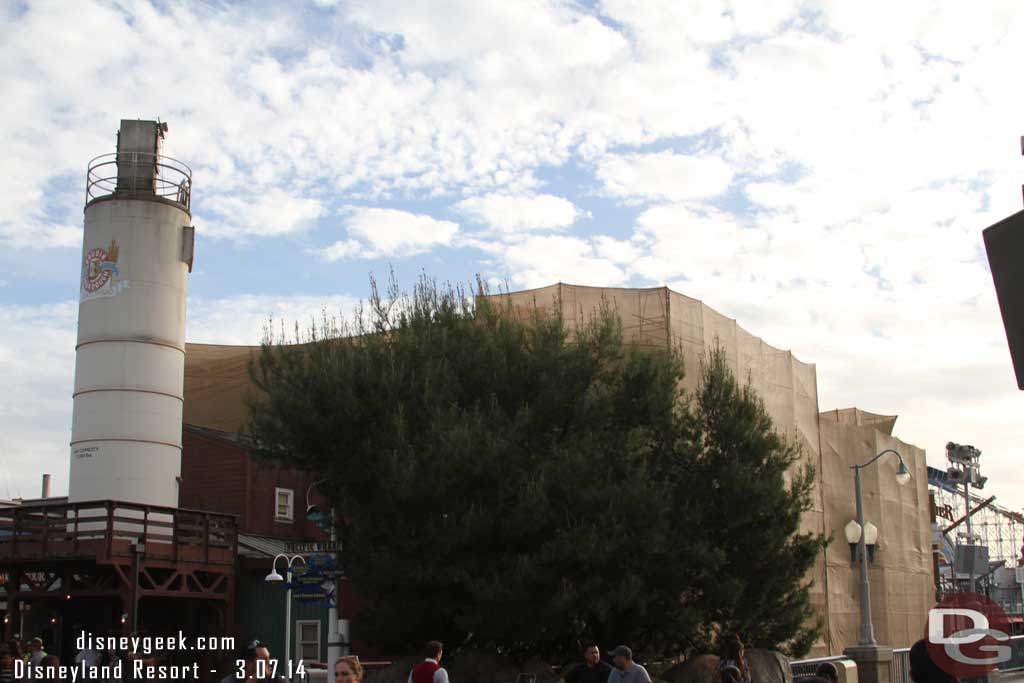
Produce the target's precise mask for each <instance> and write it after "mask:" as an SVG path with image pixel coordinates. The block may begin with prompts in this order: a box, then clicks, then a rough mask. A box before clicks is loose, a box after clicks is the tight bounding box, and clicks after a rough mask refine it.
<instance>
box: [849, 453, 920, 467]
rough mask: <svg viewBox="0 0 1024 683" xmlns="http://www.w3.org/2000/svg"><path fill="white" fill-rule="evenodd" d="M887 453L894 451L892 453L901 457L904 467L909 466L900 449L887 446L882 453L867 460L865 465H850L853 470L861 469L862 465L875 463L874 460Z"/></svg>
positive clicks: (864, 465)
mask: <svg viewBox="0 0 1024 683" xmlns="http://www.w3.org/2000/svg"><path fill="white" fill-rule="evenodd" d="M886 453H892V454H894V455H895V456H896V457H897V458H899V459H900V462H901V463H903V466H904V467H906V466H907V463H905V462H903V456H902V455H900V453H899V451H897V450H893V449H892V448H886V449H885V450H884V451H882V452H881V453H879V454H878V455H876V456H875V457H873V458H871V459H870V460H868V461H867V462H866V463H864V464H863V465H851V466H850V469H851V470H859V469H861V468H862V467H867V466H868V465H870V464H871V463H873V462H874V461H876V460H878V459H879V458H881V457H882V456H883V455H885V454H886Z"/></svg>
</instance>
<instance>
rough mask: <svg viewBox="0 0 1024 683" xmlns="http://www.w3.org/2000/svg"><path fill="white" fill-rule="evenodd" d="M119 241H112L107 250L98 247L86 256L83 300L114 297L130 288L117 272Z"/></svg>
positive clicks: (83, 276) (83, 265)
mask: <svg viewBox="0 0 1024 683" xmlns="http://www.w3.org/2000/svg"><path fill="white" fill-rule="evenodd" d="M117 256H118V247H117V240H110V245H109V246H107V248H106V249H103V248H102V247H97V248H95V249H90V250H89V251H87V252H86V254H85V259H84V261H83V263H82V299H83V300H88V299H96V298H98V297H104V296H114V295H115V294H118V293H119V292H121V291H122V290H124V289H126V288H127V287H128V281H127V280H122V279H120V276H119V273H118V272H117Z"/></svg>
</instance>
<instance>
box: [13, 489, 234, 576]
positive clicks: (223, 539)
mask: <svg viewBox="0 0 1024 683" xmlns="http://www.w3.org/2000/svg"><path fill="white" fill-rule="evenodd" d="M136 549H138V551H139V555H140V559H143V560H144V561H145V562H146V563H147V564H148V565H150V566H159V565H161V564H166V566H181V565H205V566H210V567H217V566H219V567H234V565H235V559H236V557H237V554H238V523H237V520H236V519H235V517H234V516H233V515H225V514H219V513H213V512H203V511H199V510H183V509H179V508H166V507H159V506H153V505H139V504H137V503H124V502H119V501H113V500H100V501H87V502H79V503H67V502H56V503H46V502H33V503H31V504H27V505H18V506H14V507H10V508H0V564H3V565H12V564H20V563H25V564H33V563H38V562H39V561H40V560H42V561H45V562H53V561H59V560H81V559H91V560H95V561H96V562H97V563H102V564H106V563H110V564H124V563H128V562H131V560H132V557H133V553H134V552H135V550H136Z"/></svg>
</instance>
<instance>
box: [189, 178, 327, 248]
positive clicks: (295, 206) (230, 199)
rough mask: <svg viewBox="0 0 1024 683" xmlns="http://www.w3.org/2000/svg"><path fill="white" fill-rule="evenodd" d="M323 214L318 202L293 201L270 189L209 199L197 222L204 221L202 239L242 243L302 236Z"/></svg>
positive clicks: (311, 200)
mask: <svg viewBox="0 0 1024 683" xmlns="http://www.w3.org/2000/svg"><path fill="white" fill-rule="evenodd" d="M207 211H210V212H212V213H213V216H210V215H209V214H207ZM323 213H324V206H323V203H322V202H321V201H320V200H318V199H311V198H306V197H295V196H292V195H289V194H288V193H286V192H285V191H284V190H281V189H279V188H271V189H270V190H267V191H266V192H262V193H259V194H257V195H248V196H237V195H236V196H228V195H215V196H213V197H210V198H209V199H207V200H206V201H205V202H204V203H203V213H202V214H200V215H199V216H198V218H200V219H205V220H202V222H201V223H200V225H201V228H200V229H201V230H202V232H203V234H204V235H208V236H210V237H215V238H233V239H245V238H250V237H274V236H280V235H292V234H295V233H298V232H302V231H303V230H307V229H308V228H310V227H312V226H313V223H314V221H315V220H316V219H317V218H319V217H320V216H322V215H323Z"/></svg>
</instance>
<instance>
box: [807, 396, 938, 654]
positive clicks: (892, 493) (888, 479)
mask: <svg viewBox="0 0 1024 683" xmlns="http://www.w3.org/2000/svg"><path fill="white" fill-rule="evenodd" d="M853 410H855V409H850V410H849V411H839V414H838V415H837V414H836V411H829V412H825V413H822V414H821V420H820V423H819V424H820V425H821V445H822V462H823V464H824V469H823V471H822V481H823V483H824V488H825V500H826V501H827V505H826V509H825V524H826V527H827V528H828V529H829V531H830V532H831V533H832V534H833V537H834V541H833V543H832V544H831V546H830V547H829V548H827V549H826V551H825V556H826V563H827V565H828V588H829V599H828V603H829V615H830V618H829V633H828V640H829V642H828V645H829V647H830V649H831V651H832V652H841V651H842V649H843V648H844V647H848V646H850V645H852V644H855V643H856V642H857V638H858V636H859V625H860V601H859V595H860V587H859V581H860V574H859V570H858V566H857V565H855V564H853V563H852V562H851V561H850V546H849V545H848V544H847V542H846V537H845V534H844V531H843V529H844V527H845V526H846V524H847V523H848V522H849V521H850V520H851V519H854V518H855V517H856V504H855V500H854V474H853V470H851V469H850V468H851V467H852V466H853V465H861V464H864V463H866V462H868V461H869V460H871V458H873V457H874V456H875V454H877V453H880V452H881V451H883V450H885V449H887V448H892V449H895V450H897V451H899V453H900V455H902V456H903V460H904V462H906V464H907V468H908V469H909V470H910V473H911V480H910V481H909V482H908V483H907V484H906V485H905V486H899V485H898V484H897V483H896V470H897V468H898V466H899V460H897V459H896V457H895V456H893V455H891V454H890V455H885V456H883V457H882V458H881V459H879V460H878V461H877V462H876V463H874V464H873V465H871V466H869V467H866V468H863V469H862V470H861V490H862V492H863V500H864V518H865V520H866V521H870V522H871V523H873V524H874V525H875V526H876V527H878V547H877V549H876V551H875V562H874V564H873V565H869V570H868V578H869V580H870V584H871V607H872V610H871V611H872V623H873V625H874V628H875V640H877V641H878V642H879V643H885V644H886V645H891V646H894V647H909V646H910V645H912V644H913V643H914V642H915V641H916V640H918V639H919V638H921V637H923V636H924V631H925V620H926V618H927V613H928V608H930V607H931V606H932V605H933V604H934V602H935V600H934V598H935V588H934V578H933V576H932V567H931V524H930V520H929V516H928V471H927V465H926V462H925V453H924V451H923V450H922V449H920V448H917V447H916V446H913V445H910V444H907V443H904V442H902V441H900V440H899V439H896V438H894V437H892V436H890V435H889V434H887V433H886V432H883V431H881V430H880V429H879V428H878V426H877V425H878V423H879V422H881V424H883V425H885V426H887V427H888V429H890V430H891V428H892V424H893V423H894V422H895V419H896V418H895V417H892V416H879V415H871V414H870V413H863V415H865V416H868V418H869V419H866V420H863V421H862V422H863V423H862V424H861V425H858V424H856V422H851V421H849V420H848V419H847V418H848V417H849V416H850V415H851V411H853ZM858 412H861V411H858ZM871 418H885V419H883V420H880V421H876V420H874V419H871Z"/></svg>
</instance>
